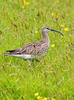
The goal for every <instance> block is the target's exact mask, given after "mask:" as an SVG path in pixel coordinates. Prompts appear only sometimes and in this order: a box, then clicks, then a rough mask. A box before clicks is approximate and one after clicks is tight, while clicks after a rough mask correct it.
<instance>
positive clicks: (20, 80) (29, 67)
mask: <svg viewBox="0 0 74 100" xmlns="http://www.w3.org/2000/svg"><path fill="white" fill-rule="evenodd" d="M27 2H29V3H30V4H29V3H28V4H25V5H24V6H23V1H21V0H1V1H0V100H37V99H39V98H38V96H37V97H35V94H36V93H38V95H39V96H40V97H41V98H40V100H43V98H44V97H46V98H48V100H73V70H74V69H73V60H72V59H73V56H72V55H73V49H72V48H73V17H74V14H73V0H31V1H30V0H27ZM45 25H47V26H49V27H51V28H53V29H56V30H59V31H61V32H62V33H63V34H64V37H62V36H61V35H60V34H57V33H54V32H49V33H48V34H49V37H50V41H51V43H50V49H49V50H48V53H47V54H46V56H45V57H42V58H40V63H38V62H28V61H26V62H25V61H24V60H23V59H19V58H14V57H4V56H3V54H4V53H5V51H6V50H13V49H16V48H19V47H21V46H23V45H24V44H27V43H29V42H33V41H38V40H40V39H41V38H42V35H41V27H42V26H45Z"/></svg>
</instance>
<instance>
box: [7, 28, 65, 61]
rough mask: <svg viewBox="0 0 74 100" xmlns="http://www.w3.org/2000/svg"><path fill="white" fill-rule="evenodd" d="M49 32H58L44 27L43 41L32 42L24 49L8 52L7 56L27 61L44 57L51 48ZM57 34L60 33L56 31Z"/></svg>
mask: <svg viewBox="0 0 74 100" xmlns="http://www.w3.org/2000/svg"><path fill="white" fill-rule="evenodd" d="M49 31H56V30H53V29H50V28H49V27H46V26H45V27H43V28H42V36H43V39H42V40H40V41H38V42H32V43H29V44H26V45H24V46H23V47H21V48H18V49H16V50H10V51H7V54H6V56H16V57H21V58H24V59H25V60H28V59H35V58H36V57H41V56H44V55H45V54H46V53H47V51H48V48H49V43H50V41H49V36H48V34H47V32H49ZM56 32H59V31H56ZM59 33H60V32H59ZM60 34H62V33H60ZM62 35H63V34H62Z"/></svg>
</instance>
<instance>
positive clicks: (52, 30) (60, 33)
mask: <svg viewBox="0 0 74 100" xmlns="http://www.w3.org/2000/svg"><path fill="white" fill-rule="evenodd" d="M51 31H55V32H58V33H60V34H61V35H62V36H64V35H63V34H62V33H61V32H59V31H57V30H54V29H51Z"/></svg>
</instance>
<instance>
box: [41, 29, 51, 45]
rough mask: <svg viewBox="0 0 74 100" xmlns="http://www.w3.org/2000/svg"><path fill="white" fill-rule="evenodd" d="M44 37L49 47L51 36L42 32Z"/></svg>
mask: <svg viewBox="0 0 74 100" xmlns="http://www.w3.org/2000/svg"><path fill="white" fill-rule="evenodd" d="M42 36H43V40H44V41H45V42H47V43H48V45H49V42H50V41H49V36H48V34H47V32H44V31H42Z"/></svg>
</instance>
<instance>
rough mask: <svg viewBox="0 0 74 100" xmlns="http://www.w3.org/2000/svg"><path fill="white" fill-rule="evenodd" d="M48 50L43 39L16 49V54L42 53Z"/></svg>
mask: <svg viewBox="0 0 74 100" xmlns="http://www.w3.org/2000/svg"><path fill="white" fill-rule="evenodd" d="M47 50H48V46H47V43H45V42H44V41H42V40H41V41H39V42H33V43H29V44H27V45H25V46H23V47H21V48H19V49H17V50H16V53H17V54H31V55H39V56H40V55H42V54H43V55H44V53H46V52H47Z"/></svg>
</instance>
